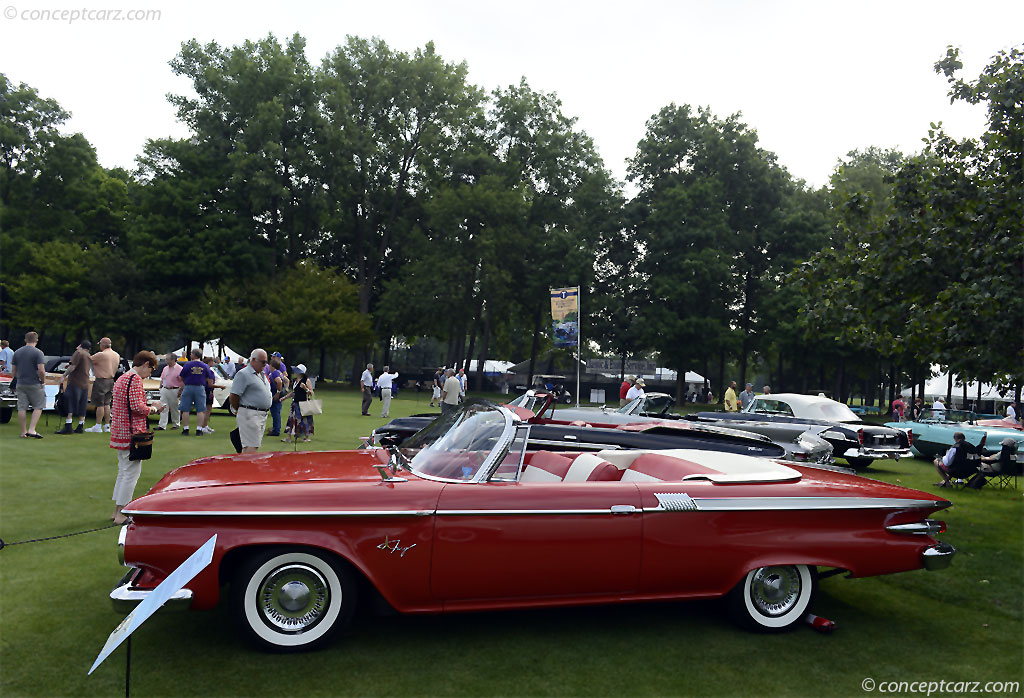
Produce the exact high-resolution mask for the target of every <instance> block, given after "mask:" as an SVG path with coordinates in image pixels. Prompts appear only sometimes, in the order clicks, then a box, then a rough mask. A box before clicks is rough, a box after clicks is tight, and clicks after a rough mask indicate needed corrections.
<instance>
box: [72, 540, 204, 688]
mask: <svg viewBox="0 0 1024 698" xmlns="http://www.w3.org/2000/svg"><path fill="white" fill-rule="evenodd" d="M216 545H217V534H214V535H213V537H212V538H210V540H208V541H206V542H205V543H203V544H202V546H200V548H199V549H198V550H196V551H195V552H194V553H192V554H191V555H190V556H189V558H188V559H187V560H185V561H184V562H183V563H181V565H179V566H178V569H176V570H174V571H173V572H171V573H170V574H169V575H167V579H165V580H164V581H163V582H161V583H160V585H159V586H157V588H156V589H154V590H153V591H152V592H150V594H149V595H148V596H147V597H146V598H145V599H143V600H142V603H140V604H139V605H138V606H136V607H135V609H134V610H133V611H132V612H131V613H129V614H128V615H127V616H125V619H124V620H123V621H121V622H120V623H119V624H118V626H117V627H116V628H114V631H113V632H112V633H110V636H109V637H108V638H107V642H106V644H104V645H103V649H101V650H100V653H99V655H98V656H97V657H96V661H95V662H93V663H92V667H91V668H90V669H89V674H90V675H91V674H92V672H93V671H95V670H96V667H98V666H99V665H100V664H102V663H103V660H104V659H106V658H107V657H109V656H110V654H111V653H112V652H113V651H114V650H116V649H117V648H118V646H119V645H120V644H121V643H122V642H124V641H125V640H128V656H127V662H128V664H127V666H126V667H125V689H124V690H125V695H128V682H129V680H130V677H131V637H130V636H131V634H132V633H133V632H135V630H137V629H138V627H139V626H140V625H142V624H143V622H145V621H146V619H148V618H149V617H150V616H151V615H153V614H154V613H156V612H157V611H159V610H160V607H161V606H163V605H164V603H166V602H167V600H168V599H170V598H171V597H172V596H174V594H176V593H177V592H178V591H180V590H181V589H182V587H184V586H185V585H186V584H188V583H189V582H190V581H192V579H193V578H194V577H195V576H196V575H197V574H199V573H200V572H202V571H203V570H204V569H205V568H206V567H207V566H208V565H209V564H210V562H212V561H213V549H214V548H215V547H216Z"/></svg>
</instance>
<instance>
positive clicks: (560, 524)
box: [431, 482, 642, 607]
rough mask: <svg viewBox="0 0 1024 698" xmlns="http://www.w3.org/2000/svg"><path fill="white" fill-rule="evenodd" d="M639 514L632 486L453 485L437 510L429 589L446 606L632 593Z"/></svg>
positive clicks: (636, 567) (637, 569)
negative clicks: (503, 600) (502, 600)
mask: <svg viewBox="0 0 1024 698" xmlns="http://www.w3.org/2000/svg"><path fill="white" fill-rule="evenodd" d="M641 518H642V513H641V507H640V495H639V491H638V490H637V488H636V486H635V485H633V484H632V483H620V482H580V483H566V482H555V483H550V484H549V483H483V484H450V485H447V486H446V487H445V488H444V490H443V491H442V492H441V497H440V499H439V501H438V505H437V515H436V519H435V528H434V549H433V558H432V565H431V592H432V594H433V596H434V598H436V599H438V600H441V601H443V602H444V603H445V604H446V607H450V606H453V605H455V606H458V605H466V606H472V605H474V603H473V602H481V603H480V605H482V606H486V605H488V603H487V602H488V600H490V602H491V603H495V602H497V603H500V601H499V600H501V599H505V600H509V601H511V600H514V599H526V598H530V599H536V598H537V597H552V601H555V602H557V598H558V597H562V598H565V597H573V596H584V597H585V596H593V595H601V594H618V593H628V592H632V591H634V590H635V589H636V588H637V585H638V580H639V573H640V553H641V550H640V543H641V536H642V525H641Z"/></svg>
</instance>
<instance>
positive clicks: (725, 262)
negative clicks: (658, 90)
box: [628, 104, 790, 382]
mask: <svg viewBox="0 0 1024 698" xmlns="http://www.w3.org/2000/svg"><path fill="white" fill-rule="evenodd" d="M628 178H629V179H630V180H631V181H634V182H636V183H637V186H638V187H639V189H640V191H639V193H638V194H637V196H636V198H635V199H634V201H633V202H632V204H631V205H632V207H633V214H632V215H633V216H634V220H635V224H636V226H637V234H638V237H639V239H640V240H642V243H641V245H642V247H643V248H644V249H645V258H644V261H643V266H644V268H645V270H646V271H647V272H648V274H649V275H650V283H649V291H650V298H651V303H650V310H649V312H648V317H647V318H646V323H645V324H646V326H647V327H648V328H650V339H649V341H650V343H651V344H652V345H653V346H654V347H655V348H656V349H657V350H658V351H659V353H660V354H661V357H662V360H663V361H664V363H665V364H666V365H667V366H670V367H672V368H674V369H676V370H677V371H679V372H680V373H683V372H685V371H686V369H687V368H689V367H690V366H692V365H693V364H695V363H703V366H704V372H705V375H707V370H708V360H709V359H710V358H711V357H712V356H713V355H714V354H716V353H717V355H718V358H719V382H722V380H723V376H722V373H723V367H724V361H725V357H726V356H727V355H736V356H737V357H739V358H740V372H741V376H740V378H741V379H742V378H743V375H742V374H743V372H744V371H745V367H746V359H747V356H748V354H749V352H750V351H751V350H752V349H753V348H754V347H755V346H756V340H757V338H758V335H759V331H760V322H759V318H760V314H761V312H762V307H763V303H764V301H765V299H766V298H767V297H768V296H769V293H768V292H769V291H770V290H771V289H772V288H773V284H775V283H777V282H776V281H774V279H775V277H777V273H776V272H775V270H774V269H773V268H772V254H773V250H774V248H775V247H776V246H777V245H778V244H779V243H778V241H779V240H780V239H781V237H782V236H784V234H785V231H784V230H783V229H782V227H781V225H780V223H781V221H780V217H779V210H780V209H781V205H782V201H783V198H784V196H785V195H786V193H787V191H788V189H789V186H790V183H789V178H788V175H787V174H786V173H785V171H784V170H781V169H780V168H778V167H777V166H776V164H775V157H774V155H772V154H771V153H768V152H765V151H763V150H762V149H761V148H759V147H758V145H757V134H756V132H754V131H752V130H750V129H749V128H748V127H747V126H746V125H745V124H743V123H742V122H741V121H740V117H739V115H738V114H736V115H732V116H730V117H728V118H726V119H718V118H716V117H715V116H714V115H713V114H712V113H711V111H710V110H709V109H704V108H701V109H698V110H697V111H696V112H694V111H693V109H691V107H690V106H688V105H683V106H681V107H680V106H677V105H675V104H671V105H669V106H667V107H665V108H663V109H662V110H661V111H660V112H659V113H658V114H656V115H655V116H653V117H652V118H651V119H650V121H648V123H647V132H646V135H645V136H644V138H643V139H642V140H641V141H640V143H639V144H638V146H637V155H636V157H635V158H633V159H632V160H631V161H630V164H629V171H628Z"/></svg>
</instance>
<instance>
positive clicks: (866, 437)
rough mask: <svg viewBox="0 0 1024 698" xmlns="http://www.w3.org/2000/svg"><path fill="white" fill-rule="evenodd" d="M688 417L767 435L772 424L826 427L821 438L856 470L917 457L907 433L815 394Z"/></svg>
mask: <svg viewBox="0 0 1024 698" xmlns="http://www.w3.org/2000/svg"><path fill="white" fill-rule="evenodd" d="M688 418H689V419H693V420H697V421H698V422H699V423H702V424H717V425H720V426H731V427H735V428H737V429H742V430H744V431H756V432H759V433H767V432H766V431H764V428H765V427H767V425H771V424H790V425H801V426H803V425H806V426H807V427H812V426H815V425H819V426H825V427H827V428H826V429H823V430H821V431H819V432H818V435H819V436H820V437H821V438H823V439H825V440H826V441H828V442H829V443H830V444H832V449H833V455H835V457H837V458H845V459H846V462H847V463H849V464H850V465H852V466H853V467H855V468H866V467H867V466H869V465H870V464H871V462H872V461H874V460H876V459H879V458H893V459H897V460H898V459H900V458H911V457H913V455H914V454H913V452H912V451H911V450H910V437H909V436H907V433H906V432H905V431H903V430H901V429H893V428H891V427H885V426H877V425H874V424H866V423H865V422H862V421H861V419H860V417H858V416H857V415H856V414H854V413H853V412H852V411H851V410H850V408H849V407H847V406H846V405H844V404H843V403H841V402H836V401H835V400H830V399H829V398H827V397H821V396H815V395H799V394H796V393H779V394H771V395H758V396H757V397H755V398H754V399H753V401H752V402H751V403H750V404H749V405H747V407H746V408H745V409H744V410H742V411H741V412H698V413H697V414H695V415H689V416H688ZM762 425H765V427H762Z"/></svg>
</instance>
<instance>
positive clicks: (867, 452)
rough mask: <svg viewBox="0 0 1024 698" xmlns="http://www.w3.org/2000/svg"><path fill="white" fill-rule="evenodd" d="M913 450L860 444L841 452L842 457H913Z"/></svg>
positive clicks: (897, 458)
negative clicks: (857, 446)
mask: <svg viewBox="0 0 1024 698" xmlns="http://www.w3.org/2000/svg"><path fill="white" fill-rule="evenodd" d="M913 457H914V452H913V451H911V450H910V449H909V448H901V449H898V450H893V449H891V448H871V447H870V446H861V447H859V448H848V449H846V452H845V453H843V458H895V459H896V460H899V459H900V458H913Z"/></svg>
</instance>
